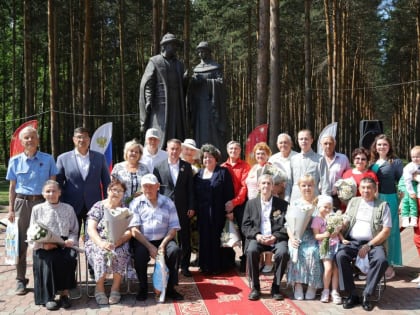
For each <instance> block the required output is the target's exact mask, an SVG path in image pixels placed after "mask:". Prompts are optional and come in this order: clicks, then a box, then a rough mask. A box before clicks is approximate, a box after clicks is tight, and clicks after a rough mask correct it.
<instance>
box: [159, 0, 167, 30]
mask: <svg viewBox="0 0 420 315" xmlns="http://www.w3.org/2000/svg"><path fill="white" fill-rule="evenodd" d="M167 32H168V0H162V24H161V31H160V33H161V34H162V36H163V35H164V34H166V33H167Z"/></svg>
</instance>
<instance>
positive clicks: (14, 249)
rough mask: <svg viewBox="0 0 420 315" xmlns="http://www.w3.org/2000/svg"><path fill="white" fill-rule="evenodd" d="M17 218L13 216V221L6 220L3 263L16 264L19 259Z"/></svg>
mask: <svg viewBox="0 0 420 315" xmlns="http://www.w3.org/2000/svg"><path fill="white" fill-rule="evenodd" d="M18 220H19V218H15V221H14V222H10V221H9V222H8V223H7V227H6V235H5V248H6V256H5V259H4V261H5V264H8V265H16V264H17V263H18V259H19V229H18Z"/></svg>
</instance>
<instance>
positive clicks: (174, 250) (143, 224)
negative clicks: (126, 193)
mask: <svg viewBox="0 0 420 315" xmlns="http://www.w3.org/2000/svg"><path fill="white" fill-rule="evenodd" d="M141 187H142V190H143V194H142V195H140V196H139V197H137V198H135V199H134V200H133V201H132V202H131V203H130V210H131V211H132V212H133V218H132V220H131V222H130V224H129V227H130V228H131V234H132V236H133V240H132V243H131V246H132V249H133V252H134V267H135V269H136V272H137V278H138V280H139V282H140V283H139V291H138V294H137V296H136V299H137V300H139V301H144V300H146V299H147V292H148V290H147V263H148V261H149V260H150V257H152V258H156V256H157V254H158V252H162V253H163V254H164V256H165V263H166V266H167V267H168V269H169V279H168V284H167V287H166V297H168V298H170V299H173V300H177V301H179V300H183V299H184V297H183V296H182V295H181V294H179V293H178V292H177V291H175V288H174V287H175V285H177V284H178V265H179V259H180V256H181V249H180V248H179V247H178V245H177V244H176V242H175V236H176V233H177V231H178V230H180V228H181V226H180V224H179V220H178V215H177V211H176V208H175V204H174V202H173V201H172V200H171V199H170V198H169V197H166V196H164V195H161V194H159V188H160V184H159V181H158V179H157V177H156V176H155V175H153V174H146V175H144V176H143V177H142V178H141Z"/></svg>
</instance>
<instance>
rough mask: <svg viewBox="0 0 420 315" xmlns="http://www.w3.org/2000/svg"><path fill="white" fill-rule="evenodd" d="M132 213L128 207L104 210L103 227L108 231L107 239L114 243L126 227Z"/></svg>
mask: <svg viewBox="0 0 420 315" xmlns="http://www.w3.org/2000/svg"><path fill="white" fill-rule="evenodd" d="M132 217H133V213H132V212H131V211H130V209H128V208H120V207H118V208H115V209H107V208H105V211H104V219H105V227H106V229H107V232H108V241H110V242H111V243H115V242H116V241H117V240H119V239H120V238H121V236H122V235H123V234H124V232H125V231H126V230H127V228H128V224H129V223H130V221H131V219H132Z"/></svg>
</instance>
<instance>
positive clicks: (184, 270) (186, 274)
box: [181, 268, 192, 277]
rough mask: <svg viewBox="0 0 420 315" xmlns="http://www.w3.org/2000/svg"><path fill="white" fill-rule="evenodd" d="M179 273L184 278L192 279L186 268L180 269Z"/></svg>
mask: <svg viewBox="0 0 420 315" xmlns="http://www.w3.org/2000/svg"><path fill="white" fill-rule="evenodd" d="M181 273H182V274H183V275H184V277H192V273H191V271H189V270H188V268H186V269H181Z"/></svg>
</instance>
